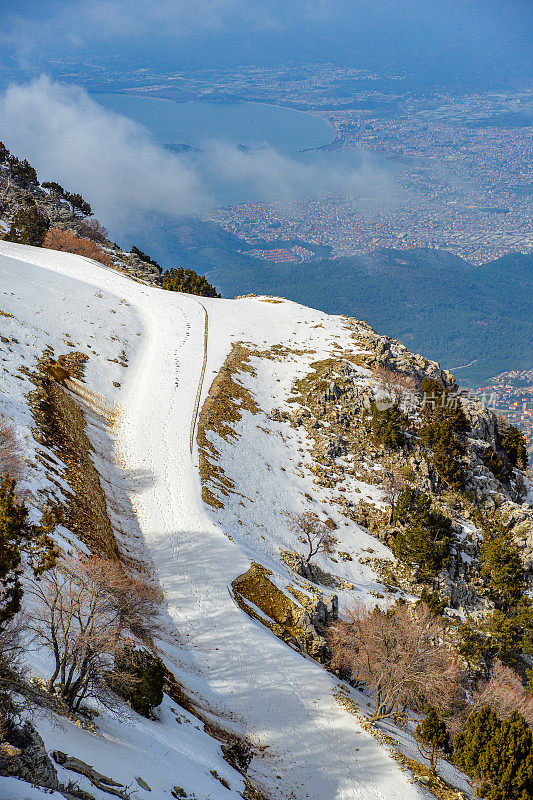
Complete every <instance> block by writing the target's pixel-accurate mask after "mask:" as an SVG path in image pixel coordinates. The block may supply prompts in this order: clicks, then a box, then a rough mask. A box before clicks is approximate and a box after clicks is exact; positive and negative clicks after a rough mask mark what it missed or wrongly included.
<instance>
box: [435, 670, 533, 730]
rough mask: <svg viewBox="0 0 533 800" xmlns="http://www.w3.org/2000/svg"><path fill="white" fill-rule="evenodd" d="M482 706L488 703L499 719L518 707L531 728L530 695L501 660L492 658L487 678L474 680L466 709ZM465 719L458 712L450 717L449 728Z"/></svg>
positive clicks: (471, 710)
mask: <svg viewBox="0 0 533 800" xmlns="http://www.w3.org/2000/svg"><path fill="white" fill-rule="evenodd" d="M484 706H489V707H490V708H491V709H492V710H493V711H494V713H495V714H496V716H498V717H499V718H500V719H507V718H508V717H509V716H510V715H511V714H512V713H513V711H518V713H519V714H521V715H522V716H523V717H524V719H525V721H526V722H527V724H528V725H529V727H530V728H531V730H532V731H533V695H532V694H531V693H530V692H528V691H526V690H525V689H524V686H523V684H522V681H521V680H520V678H519V676H518V675H517V674H516V672H515V671H514V670H513V669H512V668H511V667H508V666H506V665H505V664H502V662H501V661H495V662H494V664H493V666H492V669H491V671H490V675H489V677H488V679H487V680H483V681H479V682H478V683H477V685H476V687H475V689H474V691H473V692H472V697H471V702H470V703H469V705H468V707H467V709H466V712H467V715H470V714H474V713H475V712H476V711H479V710H480V708H483V707H484ZM465 721H466V720H465V716H464V715H457V716H456V717H454V719H453V720H450V728H452V729H453V730H454V731H455V730H459V729H461V727H462V726H463V725H464V722H465Z"/></svg>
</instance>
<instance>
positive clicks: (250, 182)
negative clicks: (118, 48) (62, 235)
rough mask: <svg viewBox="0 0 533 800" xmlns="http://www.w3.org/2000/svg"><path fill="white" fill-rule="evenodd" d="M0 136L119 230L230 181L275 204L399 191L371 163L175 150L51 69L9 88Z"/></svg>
mask: <svg viewBox="0 0 533 800" xmlns="http://www.w3.org/2000/svg"><path fill="white" fill-rule="evenodd" d="M0 139H1V140H3V141H4V143H5V144H6V146H7V147H9V149H11V150H12V151H13V152H14V153H15V154H17V155H19V156H20V157H22V158H27V159H28V160H29V161H30V163H32V164H33V166H35V168H36V169H37V172H38V174H39V177H40V179H41V180H57V181H59V183H61V184H63V185H64V186H65V187H66V188H68V189H70V190H71V191H79V192H81V193H82V194H83V195H84V197H86V199H87V200H89V202H90V203H91V205H92V207H93V210H94V212H95V214H96V215H97V216H98V217H100V218H101V219H102V221H103V222H104V223H105V224H107V225H108V226H110V228H111V229H112V230H113V231H114V232H119V231H120V229H121V228H122V227H123V226H126V225H127V223H128V220H129V219H131V218H132V216H133V215H135V216H138V214H139V212H143V211H161V212H168V213H173V214H195V213H198V212H200V211H205V210H207V209H209V208H211V207H213V205H215V204H216V202H217V197H220V196H221V194H224V192H225V190H226V191H227V190H229V189H231V190H232V194H233V195H235V194H237V195H239V193H240V192H242V196H243V197H249V196H250V195H253V196H254V199H257V200H261V201H265V202H274V203H277V202H279V203H284V202H287V201H291V200H296V199H301V198H306V197H316V196H321V195H326V194H340V195H344V196H349V197H355V198H362V197H364V198H365V202H378V203H380V204H381V203H386V202H388V201H390V200H391V198H393V197H394V196H395V194H396V191H395V186H394V182H393V180H392V179H391V177H390V175H389V174H388V173H387V172H386V171H384V170H380V169H377V168H375V167H374V166H371V165H369V164H368V163H367V164H364V163H363V164H362V165H361V166H358V167H357V168H348V169H347V168H346V167H347V163H346V161H344V160H343V161H342V163H340V165H339V166H338V167H331V165H329V164H320V163H318V162H317V163H313V164H309V163H302V162H300V161H296V160H293V159H291V158H288V157H286V156H283V155H281V154H280V153H278V152H277V151H276V150H274V149H272V148H271V147H264V148H260V149H255V150H242V149H240V148H238V147H236V146H234V145H233V144H229V143H225V142H220V141H211V142H208V143H207V144H205V146H204V148H203V151H202V152H201V153H200V154H195V155H194V157H191V156H188V155H177V154H173V153H171V152H169V151H167V150H165V149H164V148H162V147H160V146H159V145H158V144H157V143H155V142H154V140H153V138H152V136H151V134H150V132H149V131H148V130H147V129H146V128H144V127H143V126H142V125H139V124H138V123H135V122H133V121H132V120H129V119H127V118H126V117H124V116H121V115H119V114H116V113H114V112H111V111H108V110H107V109H104V108H102V107H101V106H100V105H98V104H97V103H96V102H94V100H92V99H91V98H90V97H89V95H88V94H87V93H86V92H85V91H84V90H83V89H80V88H79V87H75V86H69V85H64V84H60V83H55V82H52V81H50V80H49V79H48V78H47V77H44V76H43V77H41V78H39V79H38V80H35V81H32V82H31V83H28V84H24V85H11V86H10V87H9V88H8V89H7V90H6V92H5V93H4V94H3V95H0Z"/></svg>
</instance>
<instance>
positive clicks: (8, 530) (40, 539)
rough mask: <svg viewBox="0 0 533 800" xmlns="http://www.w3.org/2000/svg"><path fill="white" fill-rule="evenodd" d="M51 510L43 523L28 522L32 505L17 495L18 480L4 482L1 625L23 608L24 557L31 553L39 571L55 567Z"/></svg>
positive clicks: (0, 484)
mask: <svg viewBox="0 0 533 800" xmlns="http://www.w3.org/2000/svg"><path fill="white" fill-rule="evenodd" d="M52 527H53V520H52V519H51V517H50V515H49V514H48V513H46V514H44V515H43V520H42V521H41V524H40V525H34V524H32V523H30V522H28V508H27V507H26V505H25V503H24V502H23V501H22V500H19V499H17V497H16V494H15V481H13V480H11V478H9V477H4V478H2V480H1V481H0V626H1V625H4V624H5V623H6V622H8V621H9V620H10V619H12V617H14V616H15V614H16V613H17V612H18V611H19V610H20V604H21V600H22V595H23V588H22V582H21V575H22V558H23V555H27V556H28V558H29V561H30V563H31V565H32V566H33V570H34V572H35V574H40V573H42V572H43V571H44V570H45V569H49V568H50V567H51V566H53V564H54V562H55V559H56V556H57V552H56V548H55V545H54V543H53V540H52V539H51V538H50V531H51V528H52Z"/></svg>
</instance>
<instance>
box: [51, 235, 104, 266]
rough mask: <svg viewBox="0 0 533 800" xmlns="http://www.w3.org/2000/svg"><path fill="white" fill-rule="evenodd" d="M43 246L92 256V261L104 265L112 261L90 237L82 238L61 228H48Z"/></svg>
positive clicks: (88, 256)
mask: <svg viewBox="0 0 533 800" xmlns="http://www.w3.org/2000/svg"><path fill="white" fill-rule="evenodd" d="M43 247H45V248H48V250H61V251H62V252H65V253H74V254H75V255H79V256H86V257H87V258H92V259H93V261H99V262H100V264H104V266H106V267H112V266H113V262H112V261H111V259H110V258H109V256H108V255H107V253H104V251H103V250H102V248H101V247H99V246H98V245H97V244H96V243H95V242H93V241H91V240H90V239H83V238H81V237H80V236H76V234H74V233H71V232H70V231H65V230H62V229H61V228H50V230H49V231H48V232H47V234H46V236H45V237H44V241H43Z"/></svg>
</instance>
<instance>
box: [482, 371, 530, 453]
mask: <svg viewBox="0 0 533 800" xmlns="http://www.w3.org/2000/svg"><path fill="white" fill-rule="evenodd" d="M476 394H478V395H480V396H481V398H482V400H483V402H484V403H485V405H486V406H488V407H489V408H491V409H492V410H493V411H496V412H497V413H498V414H501V415H502V416H503V417H505V419H506V420H507V421H508V422H510V423H511V424H512V425H516V426H517V427H519V428H520V429H521V430H522V431H523V432H524V435H525V437H526V441H527V446H528V452H529V454H530V456H533V369H530V370H523V371H519V370H511V371H509V372H502V373H501V374H500V375H496V376H495V377H494V378H492V379H491V381H490V383H489V384H488V385H487V386H482V387H479V388H478V389H476Z"/></svg>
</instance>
